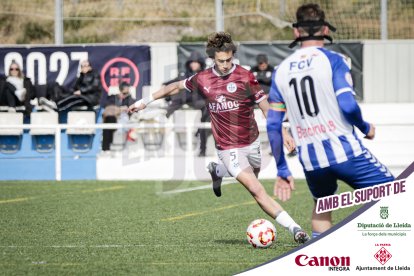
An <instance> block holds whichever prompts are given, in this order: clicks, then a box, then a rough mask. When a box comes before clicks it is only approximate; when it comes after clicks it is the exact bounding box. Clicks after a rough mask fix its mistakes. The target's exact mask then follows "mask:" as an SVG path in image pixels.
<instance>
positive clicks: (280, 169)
mask: <svg viewBox="0 0 414 276" xmlns="http://www.w3.org/2000/svg"><path fill="white" fill-rule="evenodd" d="M269 95H270V98H269V99H270V108H269V111H268V113H267V135H268V137H269V142H270V146H271V148H272V153H273V157H274V158H275V161H276V166H277V178H276V182H275V185H274V190H273V192H274V194H275V195H276V196H277V197H278V198H279V199H280V200H282V201H286V200H288V199H290V195H291V190H293V189H295V183H294V180H293V177H292V174H291V173H290V170H289V168H288V165H287V162H286V159H285V154H284V152H283V134H282V129H283V128H282V123H283V117H284V115H285V112H286V108H285V105H284V103H283V99H282V97H281V95H280V92H279V91H278V89H277V87H276V84H275V78H274V76H272V86H271V89H270V93H269Z"/></svg>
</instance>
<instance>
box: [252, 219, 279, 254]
mask: <svg viewBox="0 0 414 276" xmlns="http://www.w3.org/2000/svg"><path fill="white" fill-rule="evenodd" d="M275 239H276V228H275V226H274V225H273V223H271V222H270V221H268V220H265V219H256V220H254V221H252V223H250V225H249V227H247V241H248V242H249V243H250V244H251V245H252V246H253V247H254V248H257V247H260V248H266V247H269V246H270V245H271V244H272V243H273V241H274V240H275Z"/></svg>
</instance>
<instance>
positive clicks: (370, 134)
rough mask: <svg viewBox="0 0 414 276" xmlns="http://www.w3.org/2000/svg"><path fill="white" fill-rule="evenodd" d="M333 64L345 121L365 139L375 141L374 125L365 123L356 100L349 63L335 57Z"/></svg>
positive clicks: (334, 78) (337, 96)
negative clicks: (363, 135) (354, 127)
mask: <svg viewBox="0 0 414 276" xmlns="http://www.w3.org/2000/svg"><path fill="white" fill-rule="evenodd" d="M331 63H332V69H333V70H332V73H333V74H332V83H333V86H334V91H335V94H336V98H337V100H338V104H339V108H340V109H341V111H342V114H343V115H344V117H345V119H346V120H347V121H348V123H350V124H351V125H353V126H356V127H357V128H358V129H359V130H360V131H361V132H362V133H364V134H365V138H367V139H373V138H374V136H375V128H374V126H373V125H372V124H369V123H367V122H365V121H364V119H363V118H362V113H361V109H360V108H359V105H358V103H357V101H356V100H355V98H354V95H355V92H354V88H353V82H352V77H351V72H350V68H351V65H350V63H349V61H348V60H347V59H346V58H344V57H342V56H339V55H338V56H335V57H334V58H332V60H331Z"/></svg>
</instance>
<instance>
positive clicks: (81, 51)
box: [0, 45, 151, 99]
mask: <svg viewBox="0 0 414 276" xmlns="http://www.w3.org/2000/svg"><path fill="white" fill-rule="evenodd" d="M13 60H14V61H16V62H17V63H18V64H19V65H20V67H22V69H23V73H24V74H25V76H27V77H29V78H30V79H31V81H32V83H33V84H34V85H45V84H47V83H51V82H57V83H59V84H60V85H63V86H65V87H67V88H71V87H72V86H73V85H74V83H75V81H76V78H77V76H78V74H79V66H80V62H81V61H83V60H89V62H90V63H91V65H92V68H93V69H94V70H96V71H98V72H99V75H100V77H101V83H102V87H103V90H104V91H106V92H108V89H109V87H110V86H118V85H119V83H121V82H123V81H125V82H127V83H129V84H130V85H132V86H134V87H135V88H136V91H137V95H136V96H137V98H138V99H139V98H141V96H142V94H141V91H142V86H144V85H150V83H151V55H150V47H149V46H112V45H108V46H104V45H102V46H44V47H43V46H42V47H5V48H0V75H7V71H8V68H9V66H10V63H11V62H12V61H13Z"/></svg>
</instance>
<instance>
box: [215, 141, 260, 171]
mask: <svg viewBox="0 0 414 276" xmlns="http://www.w3.org/2000/svg"><path fill="white" fill-rule="evenodd" d="M217 155H218V157H219V159H220V161H221V162H222V163H223V165H224V166H225V167H226V169H227V171H228V172H229V174H230V175H231V176H233V177H237V176H238V175H239V173H240V172H241V171H242V170H244V169H246V168H248V167H252V168H253V169H260V165H261V163H262V155H261V149H260V140H259V138H257V139H256V141H254V142H253V143H252V144H250V145H249V146H247V147H243V148H235V149H228V150H217Z"/></svg>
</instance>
